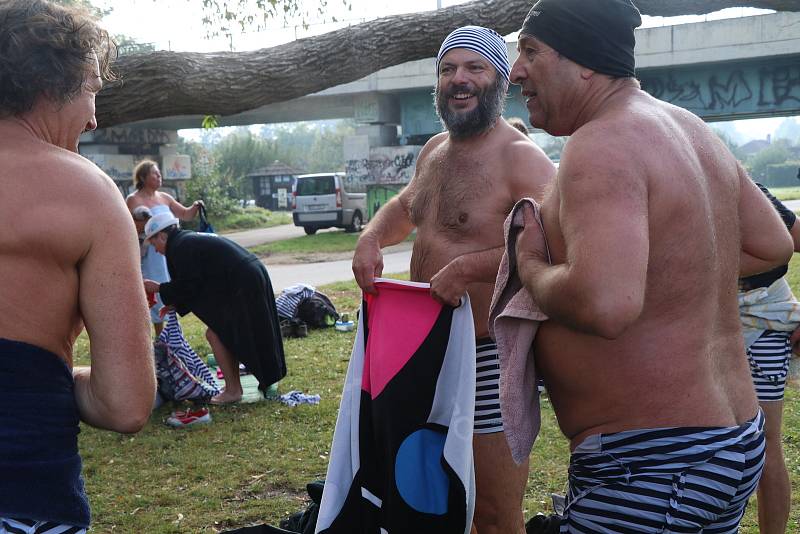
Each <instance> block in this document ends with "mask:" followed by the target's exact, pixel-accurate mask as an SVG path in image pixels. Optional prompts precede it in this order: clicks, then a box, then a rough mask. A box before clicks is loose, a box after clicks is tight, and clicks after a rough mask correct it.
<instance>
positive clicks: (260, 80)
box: [97, 0, 800, 127]
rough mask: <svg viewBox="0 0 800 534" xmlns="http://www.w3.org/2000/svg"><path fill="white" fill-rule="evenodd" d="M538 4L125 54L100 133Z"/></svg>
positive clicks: (353, 72)
mask: <svg viewBox="0 0 800 534" xmlns="http://www.w3.org/2000/svg"><path fill="white" fill-rule="evenodd" d="M634 2H635V3H636V4H637V5H638V6H639V8H640V10H641V11H642V13H644V14H648V15H662V16H670V15H679V14H683V15H685V14H703V13H709V12H712V11H717V10H719V9H723V8H726V7H737V6H749V7H760V8H765V9H775V10H782V11H789V10H800V0H750V1H744V0H634ZM532 4H533V2H532V1H531V0H478V1H475V2H470V3H467V4H461V5H457V6H452V7H448V8H444V9H440V10H436V11H428V12H423V13H413V14H405V15H395V16H391V17H385V18H381V19H377V20H373V21H369V22H364V23H362V24H358V25H355V26H351V27H349V28H345V29H341V30H336V31H333V32H330V33H326V34H323V35H320V36H317V37H310V38H307V39H300V40H297V41H294V42H291V43H288V44H285V45H281V46H276V47H272V48H265V49H261V50H257V51H252V52H217V53H208V54H201V53H175V52H153V53H146V54H133V55H127V56H122V57H121V58H119V61H118V62H117V65H116V68H117V71H118V72H119V74H120V76H121V77H122V80H123V81H122V83H116V84H110V85H109V86H108V87H107V88H106V89H104V90H103V91H102V92H101V93H100V94H99V95H98V97H97V120H98V123H99V125H100V127H110V126H114V125H117V124H122V123H128V122H133V121H139V120H145V119H152V118H158V117H169V116H174V115H231V114H235V113H240V112H243V111H247V110H251V109H255V108H258V107H261V106H264V105H267V104H272V103H276V102H284V101H287V100H291V99H294V98H299V97H301V96H305V95H308V94H311V93H315V92H318V91H322V90H323V89H327V88H329V87H334V86H336V85H340V84H343V83H348V82H352V81H355V80H358V79H360V78H363V77H364V76H367V75H369V74H371V73H373V72H376V71H378V70H381V69H383V68H386V67H391V66H393V65H398V64H401V63H405V62H407V61H414V60H418V59H424V58H428V57H433V56H435V55H436V53H437V51H438V49H439V45H440V43H441V42H442V40H443V39H444V38H445V37H446V36H447V34H448V33H450V31H452V30H453V29H454V28H457V27H459V26H464V25H467V24H475V25H480V26H487V27H490V28H494V29H496V30H497V31H498V32H499V33H501V34H504V35H505V34H508V33H511V32H513V31H515V30H517V29H519V27H520V26H521V25H522V21H523V19H524V18H525V15H526V14H527V12H528V10H529V9H530V7H531V5H532Z"/></svg>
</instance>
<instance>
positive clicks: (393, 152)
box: [345, 146, 421, 184]
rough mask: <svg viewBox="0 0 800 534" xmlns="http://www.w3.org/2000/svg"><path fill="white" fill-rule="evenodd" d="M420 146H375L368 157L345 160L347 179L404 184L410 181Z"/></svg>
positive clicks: (369, 182) (372, 182) (359, 181)
mask: <svg viewBox="0 0 800 534" xmlns="http://www.w3.org/2000/svg"><path fill="white" fill-rule="evenodd" d="M420 148H421V147H418V146H405V147H377V148H373V149H371V150H370V155H369V159H366V158H364V159H351V160H348V161H347V162H346V167H345V173H346V175H347V179H348V180H350V181H352V182H356V183H362V184H406V183H408V182H409V181H411V177H412V176H413V175H414V169H415V167H416V163H417V155H418V154H419V151H420Z"/></svg>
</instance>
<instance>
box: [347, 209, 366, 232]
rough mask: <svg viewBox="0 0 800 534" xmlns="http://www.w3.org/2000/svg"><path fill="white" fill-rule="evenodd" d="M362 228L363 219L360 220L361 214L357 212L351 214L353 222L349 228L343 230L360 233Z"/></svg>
mask: <svg viewBox="0 0 800 534" xmlns="http://www.w3.org/2000/svg"><path fill="white" fill-rule="evenodd" d="M363 228H364V219H362V218H361V212H359V211H357V212H355V213H354V214H353V220H352V221H351V222H350V226H348V227H347V228H345V231H347V232H360V231H361V230H362V229H363Z"/></svg>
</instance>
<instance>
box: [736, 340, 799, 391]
mask: <svg viewBox="0 0 800 534" xmlns="http://www.w3.org/2000/svg"><path fill="white" fill-rule="evenodd" d="M790 334H791V332H776V331H774V330H765V331H764V333H763V334H761V337H759V338H758V339H757V340H756V341H755V343H753V344H752V345H750V348H749V349H747V361H748V362H749V363H750V376H752V377H753V386H755V388H756V395H758V400H759V401H761V402H764V401H780V400H783V392H784V389H785V387H786V377H787V375H788V374H789V360H790V359H791V357H792V346H791V344H790V343H789V335H790Z"/></svg>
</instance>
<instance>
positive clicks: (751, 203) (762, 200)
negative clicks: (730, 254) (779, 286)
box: [739, 166, 794, 277]
mask: <svg viewBox="0 0 800 534" xmlns="http://www.w3.org/2000/svg"><path fill="white" fill-rule="evenodd" d="M739 184H740V193H739V228H740V230H739V231H740V235H741V241H742V253H741V256H740V262H739V276H740V277H745V276H750V275H753V274H759V273H764V272H767V271H769V270H771V269H774V268H775V267H780V266H781V265H786V264H787V263H789V261H790V260H791V258H792V252H793V251H794V243H793V242H792V236H790V235H789V232H788V231H787V230H786V226H785V225H784V224H783V221H781V218H780V216H779V215H778V213H777V212H776V211H775V208H773V206H772V203H770V201H769V199H767V197H766V196H765V195H764V194H763V193H762V192H761V190H760V189H759V188H758V186H756V184H755V183H754V182H753V181H752V180H751V179H750V177H749V176H748V175H747V173H746V172H745V170H744V169H743V168H742V167H741V166H739Z"/></svg>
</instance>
